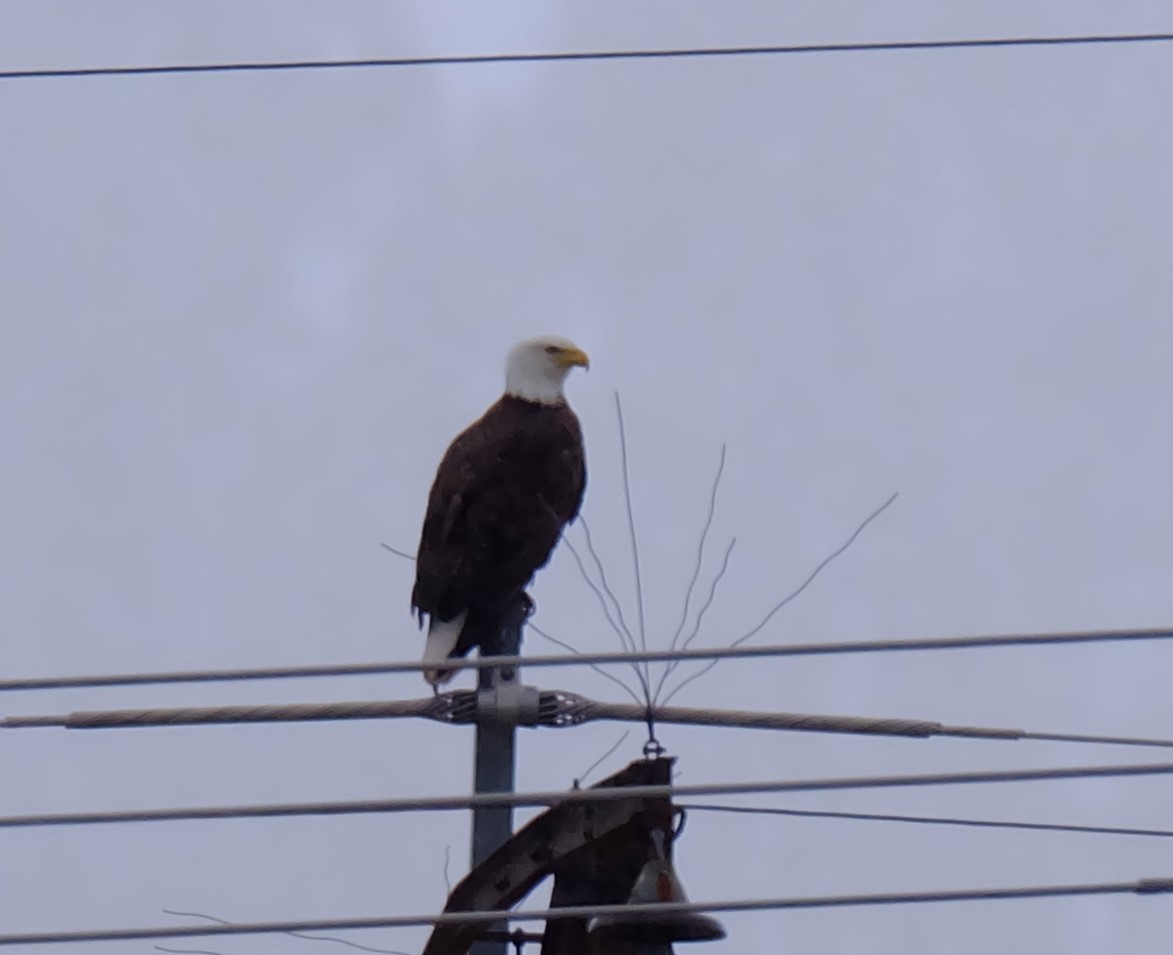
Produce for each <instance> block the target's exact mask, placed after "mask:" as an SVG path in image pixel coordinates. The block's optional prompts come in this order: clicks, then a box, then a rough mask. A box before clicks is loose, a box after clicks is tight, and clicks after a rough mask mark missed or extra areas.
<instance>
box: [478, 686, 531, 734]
mask: <svg viewBox="0 0 1173 955" xmlns="http://www.w3.org/2000/svg"><path fill="white" fill-rule="evenodd" d="M540 703H541V692H540V691H539V690H538V688H537V687H536V686H522V685H521V684H518V683H498V684H497V685H496V686H494V687H491V688H490V689H487V690H478V691H477V722H478V723H504V724H506V725H508V726H537V725H538V712H539V709H540Z"/></svg>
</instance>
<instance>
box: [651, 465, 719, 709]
mask: <svg viewBox="0 0 1173 955" xmlns="http://www.w3.org/2000/svg"><path fill="white" fill-rule="evenodd" d="M725 451H726V445H725V444H722V445H721V458H720V460H719V461H718V462H717V475H716V477H714V478H713V485H712V487H711V488H710V490H709V510H708V513H707V514H706V516H705V524H704V527H702V528H701V539H700V543H699V544H698V545H697V549H696V566H695V567H693V569H692V577H691V579H690V580H689V581H688V587H687V589H686V590H685V591H684V609H683V610H682V611H681V612H680V623H678V624H677V625H676V631H675V632H674V633H673V634H672V641H671V642H670V643H669V644H668V649H670V650H675V649H676V642H677V641H678V640H679V639H680V635H681V634H682V633H683V632H684V625H685V623H687V621H688V608H689V604H690V603H691V602H692V593H693V590H694V589H695V588H696V582H697V580H699V579H700V576H701V566H702V565H703V563H704V559H705V542H706V541H707V540H708V537H709V529H710V528H711V527H712V526H713V517H714V515H715V514H716V512H717V491H718V489H719V488H720V487H721V475H722V474H723V473H724V471H725ZM670 672H671V670H670V669H669V668H667V667H665V669H664V672H663V673H661V674H660V680H659V682H658V683H657V684H656V692H655V693H654V694H653V695H652V699H653V700H657V699H659V697H660V693H661V692H662V691H663V689H664V681H665V680H667V679H668V674H669V673H670Z"/></svg>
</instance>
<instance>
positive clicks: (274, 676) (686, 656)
mask: <svg viewBox="0 0 1173 955" xmlns="http://www.w3.org/2000/svg"><path fill="white" fill-rule="evenodd" d="M1169 639H1173V629H1165V628H1162V629H1146V630H1091V631H1073V632H1059V633H1021V634H998V635H982V636H972V637H930V638H926V639H918V640H856V641H842V642H832V643H793V644H773V645H766V646H757V647H706V648H698V649H688V650H681V649H676V650H647V651H643V650H641V651H637V652H634V653H632V652H606V653H577V654H557V655H545V656H543V655H534V656H496V657H481V658H479V659H473V660H467V659H465V660H451V661H449V662H448V663H446V664H445V666H446V667H447V668H448V669H451V670H466V669H476V668H477V667H488V666H527V667H559V666H589V665H591V664H600V663H615V664H619V663H623V664H627V663H632V662H638V661H648V662H657V661H658V662H665V661H669V660H679V661H690V660H716V659H757V658H762V657H800V656H826V655H839V654H850V653H899V652H909V651H918V650H926V651H927V650H976V649H991V648H998V647H1028V646H1035V647H1041V646H1061V645H1066V644H1073V643H1120V642H1131V643H1135V642H1141V641H1149V640H1169ZM423 667H424V664H423V663H422V662H421V661H419V660H405V661H398V662H391V663H343V664H325V665H321V666H291V667H264V668H255V669H240V670H236V669H231V670H230V669H219V670H189V671H178V672H164V673H120V674H103V675H98V676H65V677H26V678H23V679H22V678H18V679H7V680H0V692H3V691H18V690H62V689H81V688H86V687H100V686H141V685H147V684H163V683H219V682H236V681H248V680H286V679H308V678H316V677H339V676H376V675H382V674H388V673H415V672H418V671H420V670H422V669H423Z"/></svg>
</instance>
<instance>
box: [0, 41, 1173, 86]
mask: <svg viewBox="0 0 1173 955" xmlns="http://www.w3.org/2000/svg"><path fill="white" fill-rule="evenodd" d="M1170 40H1173V33H1123V34H1088V35H1080V36H1035V37H990V38H973V39H958V40H893V41H878V42H862V43H804V44H787V45H776V46H726V47H691V48H679V49H648V50H583V51H566V52H561V53H479V54H470V55H463V56H406V57H381V58H376V59H352V60H282V61H274V62H236V63H190V64H174V65H156V66H83V67H70V68H57V69H30V70H4V71H0V80H28V79H50V78H65V77H82V76H159V75H174V74H181V73H182V74H186V73H262V72H265V73H272V72H290V71H295V70H296V71H305V70H342V69H370V68H376V67H382V68H386V67H425V66H461V65H472V64H491V63H497V64H503V63H559V62H569V61H575V62H582V61H587V60H680V59H698V58H718V57H719V58H729V57H746V56H779V55H792V54H803V53H865V52H881V51H884V52H895V51H906V52H909V51H915V50H976V49H998V48H1007V47H1045V46H1105V45H1119V44H1137V43H1166V42H1168V41H1170Z"/></svg>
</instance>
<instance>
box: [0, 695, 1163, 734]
mask: <svg viewBox="0 0 1173 955" xmlns="http://www.w3.org/2000/svg"><path fill="white" fill-rule="evenodd" d="M523 690H525V691H528V692H529V699H530V701H531V704H532V705H531V706H530V707H529V709H528V711H527V712H522V711H521V710H520V709H519V711H518V712H517V713H516V714H514V717H515V722H516V723H517V724H518V725H525V726H546V727H562V728H565V727H569V726H579V725H582V724H583V723H588V722H591V721H593V720H617V721H624V722H634V723H643V722H645V721H646V720H647V719H648V718H649V717H650V718H651V719H652V720H653V721H654V722H655V723H672V724H679V725H686V726H716V727H728V728H737V729H767V730H790V731H798V732H820V733H845V734H859V735H866V736H900V737H910V738H919V739H927V738H929V737H952V738H961V739H997V740H1031V741H1043V742H1062V743H1082V744H1102V745H1110V746H1140V747H1156V748H1165V749H1169V748H1173V739H1153V738H1148V737H1137V736H1097V735H1092V734H1087V733H1036V732H1031V731H1028V730H1022V729H1013V728H1006V727H990V726H949V725H946V724H944V723H938V722H935V721H931V720H913V719H896V718H889V717H861V716H824V715H817V714H811V713H779V712H754V711H751V710H716V709H704V708H700V707H683V706H657V707H650V708H649V707H648V706H647V705H644V704H631V703H609V702H600V701H598V700H592V699H589V698H587V697H584V696H580V695H579V694H577V693H569V692H567V691H565V690H545V691H539V690H537V689H536V688H534V687H524V688H523ZM478 700H479V697H478V694H475V693H471V692H468V691H456V692H453V693H444V694H440V695H437V696H434V697H428V698H425V699H418V700H363V701H358V702H350V703H347V702H340V703H276V704H251V705H243V706H206V707H199V706H188V707H178V708H167V709H143V710H80V711H77V712H74V713H65V714H59V715H40V716H10V717H7V718H4V719H0V729H29V728H45V727H64V728H66V729H125V728H129V727H157V726H197V725H225V724H244V723H289V722H307V721H320V720H367V719H394V718H405V717H422V718H425V719H432V720H436V721H438V722H442V723H451V724H468V723H475V722H476V721H477V719H478V713H479V712H480V710H479V703H478ZM490 715H493V714H490Z"/></svg>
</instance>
